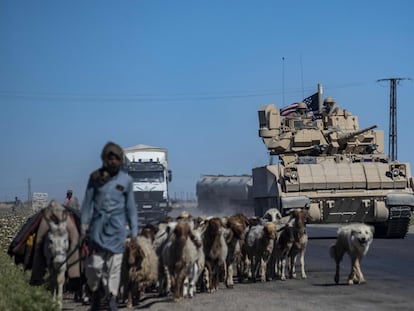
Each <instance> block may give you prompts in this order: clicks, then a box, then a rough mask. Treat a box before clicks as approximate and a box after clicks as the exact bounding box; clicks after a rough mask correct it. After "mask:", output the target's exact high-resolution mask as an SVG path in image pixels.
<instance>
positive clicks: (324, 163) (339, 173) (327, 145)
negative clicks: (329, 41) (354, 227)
mask: <svg viewBox="0 0 414 311" xmlns="http://www.w3.org/2000/svg"><path fill="white" fill-rule="evenodd" d="M315 95H317V96H315ZM312 98H313V99H315V98H316V99H317V100H318V101H319V103H317V104H316V105H314V106H313V107H317V108H316V109H313V111H312V116H310V117H309V116H308V115H306V116H305V117H303V118H297V117H291V116H289V115H285V116H282V115H281V113H280V112H281V111H283V110H281V111H279V110H278V109H277V108H276V107H275V105H267V106H264V107H262V108H261V109H260V110H259V124H260V129H259V136H260V137H261V138H262V139H263V142H264V144H265V145H266V147H267V149H268V150H269V153H270V155H271V156H273V155H278V156H279V163H276V164H272V165H266V166H262V167H257V168H254V169H253V172H252V173H253V174H252V175H253V187H252V196H253V199H254V204H255V214H256V215H257V216H261V215H263V213H264V212H265V211H266V210H267V209H268V208H272V207H277V208H278V209H279V210H280V211H281V212H282V214H283V215H286V214H287V213H288V212H289V210H291V209H293V208H306V209H308V210H309V213H310V215H311V217H312V219H313V222H314V223H321V224H328V223H336V224H341V223H351V222H364V223H368V224H372V225H373V226H374V227H375V231H376V236H377V237H388V238H404V237H405V235H406V233H407V231H408V227H409V223H410V217H411V215H412V211H413V210H414V192H413V180H412V177H411V169H410V165H409V163H400V162H398V161H393V162H391V161H389V160H388V156H386V155H384V154H382V152H383V136H384V134H383V131H379V130H374V128H376V126H371V127H368V128H365V129H360V128H359V125H358V118H357V117H356V116H353V115H352V114H351V113H350V112H347V111H344V110H342V109H337V110H336V112H335V114H328V113H326V112H325V111H324V110H323V108H322V103H321V98H322V92H321V87H320V89H319V90H318V93H317V94H314V95H313V96H312Z"/></svg>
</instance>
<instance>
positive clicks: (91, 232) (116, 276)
mask: <svg viewBox="0 0 414 311" xmlns="http://www.w3.org/2000/svg"><path fill="white" fill-rule="evenodd" d="M101 159H102V162H103V165H102V167H101V168H99V169H97V170H96V171H94V172H92V173H91V174H90V176H89V181H88V185H87V188H86V192H85V197H84V200H83V202H82V207H81V236H82V240H84V239H87V241H88V247H89V250H90V256H89V257H88V258H87V264H86V270H85V275H86V278H87V283H88V286H89V288H90V289H91V291H92V301H91V310H99V308H100V304H101V298H102V297H101V294H102V290H101V289H102V288H103V289H104V291H105V294H106V296H107V298H108V301H109V310H112V311H113V310H118V307H117V303H116V296H117V295H118V288H119V283H120V276H121V264H122V257H123V253H124V251H125V240H126V238H127V236H128V235H130V238H131V246H132V247H137V234H138V215H137V210H136V207H135V199H134V195H133V192H132V178H131V177H130V176H129V175H128V174H127V173H126V172H124V171H122V170H121V166H122V163H123V159H124V154H123V151H122V148H121V147H120V146H119V145H117V144H115V143H113V142H108V143H107V144H106V145H105V146H104V148H103V150H102V153H101ZM127 226H129V230H130V231H129V232H128V229H127ZM101 286H102V287H101Z"/></svg>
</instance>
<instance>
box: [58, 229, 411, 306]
mask: <svg viewBox="0 0 414 311" xmlns="http://www.w3.org/2000/svg"><path fill="white" fill-rule="evenodd" d="M335 230H336V228H335V227H334V226H308V233H309V236H310V237H311V238H312V237H313V238H314V239H310V241H309V244H308V248H307V253H306V270H307V274H308V278H307V279H306V280H286V281H279V280H278V281H271V282H266V283H248V282H246V283H243V284H237V283H236V284H235V287H234V289H227V288H225V287H224V286H221V288H220V289H219V290H218V291H217V292H216V293H214V294H207V293H199V294H197V295H196V297H195V298H193V299H185V300H183V301H181V302H178V303H174V302H172V301H171V300H170V299H168V298H158V297H157V295H156V294H147V296H146V297H145V298H144V299H143V300H142V301H141V302H140V305H139V306H137V307H135V310H159V311H161V310H169V311H174V310H228V311H231V310H238V311H239V310H283V311H285V310H321V311H332V310H341V311H344V310H350V311H351V310H352V311H355V310H370V311H371V310H377V311H382V310H384V311H385V310H386V311H389V310H413V309H414V306H413V298H414V297H413V294H414V291H413V288H414V264H413V262H414V247H413V246H414V233H409V234H408V236H407V237H406V238H405V239H403V240H401V239H396V240H385V239H376V240H374V242H373V243H372V245H371V248H370V250H369V252H368V255H367V257H366V258H364V260H363V261H362V271H363V273H364V275H365V278H366V280H367V283H366V284H364V285H353V286H349V285H346V279H347V275H348V273H349V269H350V261H349V259H348V258H347V257H346V258H344V261H343V262H342V274H341V279H340V284H339V285H335V284H334V280H333V277H334V270H335V266H334V262H333V260H332V259H331V258H330V257H329V254H328V248H329V246H330V245H331V244H332V243H333V242H334V240H333V239H329V238H322V239H320V237H330V236H334V235H335ZM121 307H123V308H121V309H120V310H128V309H127V308H125V307H124V306H121ZM87 309H88V308H87V307H86V306H82V305H80V304H74V303H73V302H72V301H71V300H70V299H66V300H65V303H64V310H81V311H84V310H87Z"/></svg>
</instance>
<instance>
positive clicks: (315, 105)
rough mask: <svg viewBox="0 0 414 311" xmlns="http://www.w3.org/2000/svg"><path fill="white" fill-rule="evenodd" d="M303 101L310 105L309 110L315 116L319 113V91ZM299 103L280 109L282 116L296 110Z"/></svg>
mask: <svg viewBox="0 0 414 311" xmlns="http://www.w3.org/2000/svg"><path fill="white" fill-rule="evenodd" d="M303 102H304V103H305V104H306V105H307V106H308V112H309V113H313V114H314V115H315V116H316V115H318V114H319V93H315V94H313V95H311V96H309V97H306V98H305V99H304V100H303ZM298 105H299V103H293V104H290V105H289V106H286V107H283V108H281V109H280V115H281V116H287V115H289V114H290V113H292V112H294V111H296V107H297V106H298Z"/></svg>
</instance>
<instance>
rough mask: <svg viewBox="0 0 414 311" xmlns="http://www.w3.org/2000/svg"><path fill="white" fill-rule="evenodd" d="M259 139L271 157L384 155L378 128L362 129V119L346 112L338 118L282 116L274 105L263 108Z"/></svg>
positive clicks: (382, 135)
mask: <svg viewBox="0 0 414 311" xmlns="http://www.w3.org/2000/svg"><path fill="white" fill-rule="evenodd" d="M259 125H260V129H259V136H260V137H261V138H262V140H263V143H264V144H265V146H266V148H267V149H268V150H269V152H270V154H271V155H283V154H291V153H294V154H297V155H298V156H326V155H335V154H357V155H363V154H369V155H372V154H375V153H378V154H379V153H382V152H383V146H384V144H383V137H384V134H383V131H373V129H375V128H377V125H373V126H370V127H367V128H364V129H359V126H358V118H357V117H356V116H352V115H351V114H350V113H349V112H346V111H342V113H341V112H340V113H339V114H337V115H335V116H325V117H321V118H319V116H315V115H314V116H311V117H305V118H297V117H290V116H289V115H288V116H280V113H279V110H278V109H277V107H276V106H275V105H273V104H271V105H266V106H264V107H261V108H260V109H259Z"/></svg>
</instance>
